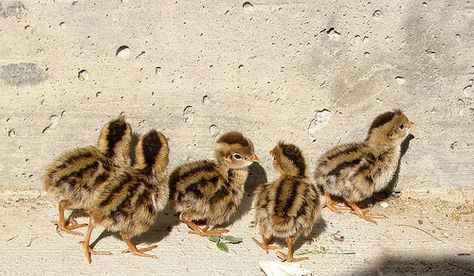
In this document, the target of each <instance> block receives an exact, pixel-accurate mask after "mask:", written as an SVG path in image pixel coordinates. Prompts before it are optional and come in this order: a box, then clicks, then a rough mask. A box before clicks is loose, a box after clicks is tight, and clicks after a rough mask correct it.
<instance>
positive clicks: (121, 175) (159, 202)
mask: <svg viewBox="0 0 474 276" xmlns="http://www.w3.org/2000/svg"><path fill="white" fill-rule="evenodd" d="M168 162H169V147H168V141H167V139H166V137H165V136H164V135H163V134H162V133H161V132H157V131H156V130H151V131H149V132H148V133H147V134H145V135H144V136H143V137H142V139H140V141H139V142H138V145H137V148H136V164H135V165H134V166H133V167H131V166H122V167H120V168H118V169H117V170H115V171H114V172H113V174H112V175H111V176H110V177H109V179H108V180H107V181H106V182H105V183H104V184H103V185H102V186H101V187H100V188H99V189H98V190H97V192H96V194H95V197H94V204H93V206H92V207H91V208H89V209H88V210H86V211H87V213H88V214H89V216H90V220H89V227H88V228H87V233H86V237H85V240H84V241H83V248H84V253H85V256H86V258H87V259H88V261H89V263H90V262H91V261H92V259H91V254H102V255H103V254H105V255H109V254H110V253H109V252H99V251H94V250H92V248H91V247H90V237H91V234H92V230H93V229H94V227H95V226H96V225H101V226H103V227H104V228H105V229H107V230H109V231H113V232H119V234H120V236H121V237H122V239H123V241H125V243H126V244H127V245H128V247H129V250H128V251H130V252H132V253H133V254H134V255H138V256H143V257H151V258H156V256H154V255H151V254H147V253H145V252H147V251H150V250H152V249H154V248H156V247H157V246H156V245H153V246H149V247H146V248H142V249H137V247H136V246H135V244H133V243H132V242H131V241H130V239H131V238H133V237H134V236H138V235H140V234H142V233H143V232H145V231H147V230H148V229H149V228H150V227H151V226H152V225H153V223H154V221H155V219H156V216H157V214H158V212H159V211H161V210H162V209H163V208H164V207H165V205H166V202H167V201H168V196H169V189H168V174H167V166H168Z"/></svg>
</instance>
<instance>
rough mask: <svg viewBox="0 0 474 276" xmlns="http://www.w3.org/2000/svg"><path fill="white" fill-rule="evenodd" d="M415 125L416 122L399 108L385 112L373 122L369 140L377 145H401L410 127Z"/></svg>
mask: <svg viewBox="0 0 474 276" xmlns="http://www.w3.org/2000/svg"><path fill="white" fill-rule="evenodd" d="M413 125H414V123H413V122H411V121H410V120H409V119H408V118H407V116H405V114H403V112H402V111H400V110H398V109H397V110H394V111H389V112H385V113H383V114H381V115H379V116H377V117H376V118H375V120H374V121H373V122H372V125H371V126H370V129H369V135H368V136H367V141H368V142H369V143H372V144H377V145H386V146H396V145H399V144H401V142H403V140H404V139H405V137H406V136H407V135H408V133H409V132H408V129H409V128H411V127H413Z"/></svg>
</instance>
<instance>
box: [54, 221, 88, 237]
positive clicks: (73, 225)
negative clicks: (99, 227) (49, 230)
mask: <svg viewBox="0 0 474 276" xmlns="http://www.w3.org/2000/svg"><path fill="white" fill-rule="evenodd" d="M51 222H52V223H54V224H55V225H56V226H57V227H58V228H57V229H58V230H59V231H62V232H65V233H68V234H72V235H77V236H84V234H82V233H80V232H76V231H72V230H74V229H77V228H81V227H86V226H87V223H81V224H78V223H77V221H76V220H75V219H69V220H68V221H67V222H64V223H61V221H57V220H52V221H51Z"/></svg>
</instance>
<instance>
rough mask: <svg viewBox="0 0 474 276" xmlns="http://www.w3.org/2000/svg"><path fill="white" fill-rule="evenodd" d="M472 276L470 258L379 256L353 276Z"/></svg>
mask: <svg viewBox="0 0 474 276" xmlns="http://www.w3.org/2000/svg"><path fill="white" fill-rule="evenodd" d="M401 274H402V275H474V259H473V258H472V256H455V255H454V256H453V255H440V256H435V257H429V256H381V257H379V258H378V259H377V260H376V261H375V263H374V265H373V266H372V267H371V268H368V269H364V270H362V271H358V272H356V273H354V274H353V275H357V276H362V275H401Z"/></svg>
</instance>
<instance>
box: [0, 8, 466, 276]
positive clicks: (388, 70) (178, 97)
mask: <svg viewBox="0 0 474 276" xmlns="http://www.w3.org/2000/svg"><path fill="white" fill-rule="evenodd" d="M473 17H474V4H473V3H472V1H470V0H462V1H452V0H445V1H441V0H439V1H430V0H426V1H422V0H420V1H402V0H392V1H388V0H383V1H311V0H296V1H280V0H278V1H276V0H273V1H270V0H262V1H251V2H249V3H244V1H230V0H225V1H209V0H202V1H181V0H178V1H177V0H173V1H168V0H165V1H144V0H143V1H140V0H136V1H135V0H128V1H125V0H122V1H119V0H104V1H86V0H76V1H68V0H56V1H41V0H39V1H32V0H31V1H29V0H24V1H5V0H0V97H1V98H0V116H1V118H0V128H1V131H2V133H3V135H0V149H1V152H2V156H1V162H0V172H1V173H0V203H1V206H0V209H1V210H0V224H1V228H0V229H1V231H0V273H1V274H48V275H50V274H60V273H64V274H68V275H70V274H82V273H84V274H113V275H116V274H119V273H124V274H133V273H137V272H139V273H143V274H156V273H157V272H158V274H163V275H165V274H175V275H176V274H179V275H182V274H188V275H190V274H195V275H207V274H211V275H219V274H225V275H227V274H232V275H255V274H256V275H258V274H259V273H261V272H259V268H258V261H259V260H277V258H276V257H275V255H274V253H271V254H269V255H265V254H264V253H262V252H260V251H259V250H258V249H257V247H256V246H255V245H254V244H252V242H251V240H250V239H249V237H250V236H252V235H255V228H249V227H250V226H251V221H252V218H253V210H249V209H250V205H249V204H248V203H249V202H250V197H249V198H246V203H245V202H244V203H245V204H243V206H242V210H241V216H240V217H239V219H238V220H236V221H235V223H233V224H232V225H231V226H230V229H231V230H232V233H233V234H234V235H235V236H240V237H243V238H244V243H242V244H239V245H234V246H232V247H231V249H232V250H231V252H230V253H229V254H225V253H223V252H220V251H218V250H217V249H216V248H214V247H213V244H212V243H210V242H209V241H207V240H206V239H203V238H199V237H196V236H194V235H189V234H188V233H187V229H186V227H184V226H183V225H181V224H178V225H176V224H177V222H176V218H175V217H174V216H173V214H172V212H171V211H169V210H168V211H169V212H168V215H164V214H163V215H162V216H160V217H159V218H158V220H157V224H156V226H155V227H154V228H153V229H152V230H151V231H150V232H148V233H147V234H146V235H145V236H144V237H140V238H138V239H137V240H139V241H143V242H144V243H145V244H146V243H155V242H158V241H159V243H158V245H159V247H158V249H156V250H154V253H155V254H157V255H158V256H159V259H158V260H148V259H142V258H138V257H134V256H128V255H127V254H120V251H121V249H122V248H123V247H124V244H123V243H122V242H121V241H120V240H118V239H117V238H115V237H114V236H108V237H105V238H104V239H102V240H101V241H100V243H98V245H97V247H98V248H100V249H107V250H111V251H113V253H114V256H112V257H109V256H96V257H95V258H93V263H92V264H91V265H87V264H86V262H85V260H84V259H83V256H82V252H81V248H80V246H79V245H78V244H77V242H78V241H80V238H77V237H70V236H64V238H61V237H60V236H59V235H57V234H56V231H55V230H54V226H53V225H52V224H51V223H50V220H51V219H53V218H55V217H56V207H55V202H54V200H53V199H51V198H50V197H49V196H47V195H46V194H45V193H44V192H43V191H42V186H41V176H42V173H43V172H44V170H45V167H46V165H47V164H48V162H50V161H51V160H52V159H53V158H54V157H55V156H57V155H58V154H59V153H61V152H63V151H64V150H67V149H70V148H72V147H75V146H83V145H88V144H94V143H95V140H96V139H97V136H98V132H99V129H100V127H101V126H102V124H103V123H104V122H106V121H107V120H109V119H110V118H113V117H116V116H117V115H119V114H120V113H123V114H125V115H126V116H127V118H128V120H129V121H130V122H131V123H132V126H133V128H134V131H136V132H137V133H144V132H145V131H147V130H148V129H150V128H156V129H158V130H161V131H163V132H164V133H165V134H166V135H167V136H168V137H169V139H170V147H171V163H170V168H173V167H174V166H176V165H177V164H180V163H182V162H185V161H187V160H194V159H201V158H207V157H209V156H210V155H211V153H212V152H211V149H212V144H213V142H214V141H215V139H216V137H217V136H218V135H219V134H220V133H223V132H225V131H227V130H231V129H237V130H241V131H243V132H245V133H246V134H247V135H248V136H249V137H250V138H251V139H252V140H253V142H254V144H255V146H256V150H257V153H258V154H259V155H260V156H261V157H262V168H260V170H258V173H254V174H253V175H254V176H255V175H259V177H257V178H256V179H257V180H258V181H257V180H249V181H250V182H249V183H251V184H253V185H248V187H247V188H249V189H250V190H249V194H250V192H251V190H252V189H253V188H254V186H255V185H257V184H260V183H261V182H262V181H264V180H265V179H273V178H274V177H275V172H274V170H273V169H272V168H271V160H270V157H269V155H268V151H269V150H270V149H271V148H272V147H273V146H274V145H275V144H276V142H278V141H279V140H286V141H288V142H293V143H296V144H297V145H299V146H300V147H301V148H302V149H303V150H304V152H305V153H306V155H307V156H308V158H309V159H310V160H311V165H312V167H311V168H312V169H314V162H315V160H316V158H317V157H318V156H319V155H320V154H321V153H322V152H324V151H325V150H327V149H329V148H330V147H332V146H335V145H337V144H340V143H344V142H349V141H354V140H360V139H363V138H364V136H365V133H366V131H367V127H368V125H369V124H370V121H371V120H372V119H373V118H374V116H376V115H377V114H379V113H381V112H384V111H387V110H390V109H393V108H401V109H403V110H404V111H405V113H406V114H407V115H408V116H409V118H410V119H411V120H413V121H414V122H415V123H416V127H415V128H414V129H413V131H412V134H413V137H412V139H411V140H409V141H407V143H405V147H406V153H405V154H404V156H403V157H402V159H401V162H400V168H399V172H398V174H397V177H396V180H395V181H394V183H393V186H394V189H395V191H397V192H398V193H397V194H396V195H392V196H391V197H389V198H388V199H386V201H387V202H388V203H389V206H388V207H387V208H385V209H384V208H381V207H380V205H379V203H377V202H376V203H375V205H374V206H375V208H374V209H375V210H378V211H382V212H385V213H387V215H388V216H389V217H390V219H389V220H385V221H382V222H380V223H379V225H377V226H375V225H369V224H368V223H366V222H364V221H361V220H359V219H357V218H355V217H354V216H351V215H349V214H346V215H343V216H337V215H333V214H331V213H330V212H328V211H327V210H323V213H322V215H323V221H322V222H320V223H319V224H317V225H316V227H315V233H314V235H313V237H312V239H309V240H306V242H307V241H311V240H312V241H313V245H308V244H307V243H304V244H303V245H302V247H301V248H300V249H301V250H304V249H305V248H308V247H311V246H324V247H325V248H328V250H330V249H331V250H336V248H342V249H343V250H351V251H353V252H355V254H347V255H342V254H329V253H327V252H326V253H325V254H310V255H309V256H310V261H307V262H303V263H302V265H303V267H304V268H306V269H308V270H309V271H311V272H312V273H313V274H327V275H346V274H365V273H367V274H371V275H373V274H374V273H377V271H378V272H380V273H383V274H384V275H385V274H390V272H392V273H402V272H406V273H413V272H419V273H426V274H436V273H445V274H472V273H474V272H473V271H474V257H473V255H467V254H468V253H470V254H473V248H474V242H473V240H474V230H472V223H473V220H474V219H473V214H474V212H473V205H474V202H473V198H474V158H473V157H472V156H474V128H473V126H472V123H473V120H474V100H473V99H474V89H473V85H474V51H473V49H474V40H473V33H474V20H473ZM262 170H264V172H263V171H262ZM81 219H84V218H81ZM402 225H410V226H402ZM413 227H417V228H419V229H422V230H423V231H421V230H419V229H417V228H413ZM168 229H171V232H169V231H168ZM337 231H340V232H341V233H342V234H343V235H344V236H345V239H344V241H343V242H338V241H334V239H333V234H334V233H336V232H337ZM424 231H426V232H424ZM99 234H100V231H97V233H96V235H95V236H96V237H97V236H98V235H99ZM460 253H462V254H461V255H458V254H460Z"/></svg>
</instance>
